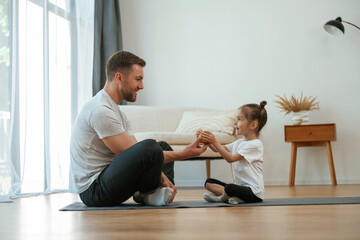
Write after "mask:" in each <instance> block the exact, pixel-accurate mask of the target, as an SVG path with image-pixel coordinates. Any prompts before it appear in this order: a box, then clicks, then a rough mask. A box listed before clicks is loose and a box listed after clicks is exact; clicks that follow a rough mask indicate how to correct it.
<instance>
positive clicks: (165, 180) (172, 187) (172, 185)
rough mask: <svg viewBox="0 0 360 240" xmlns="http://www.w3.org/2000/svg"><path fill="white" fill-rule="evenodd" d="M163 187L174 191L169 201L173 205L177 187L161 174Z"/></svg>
mask: <svg viewBox="0 0 360 240" xmlns="http://www.w3.org/2000/svg"><path fill="white" fill-rule="evenodd" d="M161 187H169V188H171V189H172V190H174V191H173V193H172V195H171V197H170V200H169V203H172V201H173V200H174V198H175V195H176V193H177V190H176V187H175V185H174V184H173V183H172V182H171V181H170V180H169V179H168V178H167V177H166V175H165V174H164V173H161Z"/></svg>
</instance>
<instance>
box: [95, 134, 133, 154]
mask: <svg viewBox="0 0 360 240" xmlns="http://www.w3.org/2000/svg"><path fill="white" fill-rule="evenodd" d="M102 140H103V142H104V143H105V145H106V146H107V147H108V148H109V149H110V150H111V151H112V152H113V153H115V154H116V155H118V154H120V153H121V152H122V151H124V150H126V149H128V148H129V147H131V146H132V145H134V144H135V143H137V140H136V138H135V137H134V136H130V135H129V134H127V132H123V133H120V134H118V135H114V136H110V137H106V138H103V139H102Z"/></svg>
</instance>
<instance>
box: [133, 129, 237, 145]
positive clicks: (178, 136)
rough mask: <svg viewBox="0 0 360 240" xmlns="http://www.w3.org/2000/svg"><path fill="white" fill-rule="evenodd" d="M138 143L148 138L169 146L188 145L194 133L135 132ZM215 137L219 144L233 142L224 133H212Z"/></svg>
mask: <svg viewBox="0 0 360 240" xmlns="http://www.w3.org/2000/svg"><path fill="white" fill-rule="evenodd" d="M134 135H135V137H136V139H137V140H138V141H142V140H145V139H148V138H151V139H155V140H156V141H165V142H167V143H168V144H170V145H181V144H184V145H188V144H190V143H192V142H194V141H195V139H196V136H195V133H193V132H192V133H174V132H137V133H135V134H134ZM214 135H215V137H216V138H217V140H218V141H219V142H220V143H221V144H228V143H231V142H233V141H235V140H236V139H235V137H234V135H229V134H226V133H219V132H215V133H214Z"/></svg>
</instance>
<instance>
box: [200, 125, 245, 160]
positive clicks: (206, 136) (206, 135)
mask: <svg viewBox="0 0 360 240" xmlns="http://www.w3.org/2000/svg"><path fill="white" fill-rule="evenodd" d="M201 138H202V139H203V140H205V141H207V142H209V143H210V145H209V147H210V148H211V149H212V150H214V149H215V150H216V152H219V153H220V155H221V156H222V157H223V158H224V159H225V160H226V161H227V162H228V163H232V162H236V161H239V160H242V159H244V157H243V156H241V155H240V154H238V153H236V154H234V155H233V154H231V153H230V152H229V151H228V149H227V148H226V147H225V146H223V145H221V144H220V143H219V141H218V140H217V139H216V138H215V136H214V134H212V133H211V132H209V131H204V132H203V133H202V134H201ZM213 148H214V149H213Z"/></svg>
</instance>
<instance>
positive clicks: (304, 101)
mask: <svg viewBox="0 0 360 240" xmlns="http://www.w3.org/2000/svg"><path fill="white" fill-rule="evenodd" d="M275 96H276V97H278V98H279V99H280V100H275V102H276V103H277V104H278V105H279V106H278V107H279V108H280V109H282V112H285V115H286V114H289V113H291V112H300V111H304V110H308V111H311V110H316V109H319V102H315V100H316V97H312V96H310V97H303V93H302V92H301V96H300V98H296V97H295V96H294V94H292V95H291V98H290V99H288V98H287V97H286V96H285V95H284V97H281V96H279V95H275Z"/></svg>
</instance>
